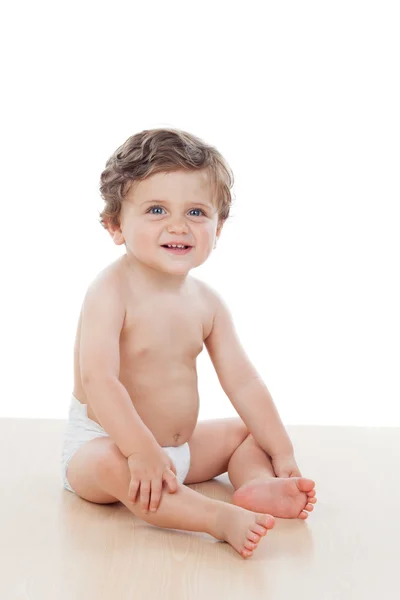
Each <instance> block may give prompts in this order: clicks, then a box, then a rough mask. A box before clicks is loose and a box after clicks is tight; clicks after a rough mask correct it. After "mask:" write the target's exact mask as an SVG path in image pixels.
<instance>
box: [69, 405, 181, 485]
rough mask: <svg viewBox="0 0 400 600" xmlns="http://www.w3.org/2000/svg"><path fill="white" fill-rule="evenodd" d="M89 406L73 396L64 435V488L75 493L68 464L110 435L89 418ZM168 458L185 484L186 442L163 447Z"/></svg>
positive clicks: (179, 478)
mask: <svg viewBox="0 0 400 600" xmlns="http://www.w3.org/2000/svg"><path fill="white" fill-rule="evenodd" d="M87 406H88V405H87V404H81V403H80V402H79V400H77V399H76V398H75V396H74V395H72V396H71V405H70V408H69V414H68V423H67V428H66V430H65V434H64V443H63V450H62V460H61V467H62V468H61V476H62V480H63V484H64V488H65V489H66V490H68V491H70V492H73V493H75V492H74V490H73V489H72V487H71V486H70V484H69V482H68V479H67V469H68V463H69V461H70V460H71V458H72V457H73V455H74V454H75V452H76V451H77V450H78V448H80V447H81V446H83V444H86V442H89V441H90V440H94V439H95V438H97V437H108V433H106V432H105V431H104V429H103V428H102V427H101V426H100V425H99V424H98V423H96V421H92V419H89V417H88V416H87ZM163 449H164V450H165V451H166V452H167V454H168V456H169V457H170V458H171V460H172V461H173V463H174V465H175V468H176V478H177V479H178V481H179V482H180V483H183V482H184V481H185V479H186V476H187V474H188V472H189V468H190V448H189V444H188V443H187V442H186V443H185V444H182V445H181V446H167V447H163Z"/></svg>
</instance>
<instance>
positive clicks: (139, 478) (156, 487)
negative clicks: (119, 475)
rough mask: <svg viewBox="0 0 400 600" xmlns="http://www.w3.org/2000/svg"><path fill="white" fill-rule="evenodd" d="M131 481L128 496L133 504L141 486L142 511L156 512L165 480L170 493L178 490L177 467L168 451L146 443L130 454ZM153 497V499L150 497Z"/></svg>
mask: <svg viewBox="0 0 400 600" xmlns="http://www.w3.org/2000/svg"><path fill="white" fill-rule="evenodd" d="M128 466H129V470H130V472H131V481H130V485H129V490H128V498H129V499H130V500H131V502H132V503H133V504H135V502H136V495H137V493H138V491H139V487H140V504H141V507H142V511H144V512H146V513H147V512H148V509H149V500H150V510H151V512H155V511H156V510H157V508H158V505H159V503H160V499H161V494H162V487H163V481H166V483H167V485H168V487H169V490H168V491H169V493H170V494H174V493H175V492H177V491H178V482H177V479H176V468H175V465H174V463H173V461H172V460H171V459H170V457H169V456H168V454H167V452H166V451H165V450H163V449H162V448H161V446H159V445H158V444H146V445H145V446H144V447H143V448H142V449H141V450H140V451H137V452H134V453H133V454H130V455H129V456H128ZM150 497H151V499H150Z"/></svg>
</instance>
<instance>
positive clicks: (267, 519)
mask: <svg viewBox="0 0 400 600" xmlns="http://www.w3.org/2000/svg"><path fill="white" fill-rule="evenodd" d="M256 521H257V523H258V525H261V527H264V528H265V529H272V528H273V526H274V525H275V519H274V517H273V516H272V515H263V514H259V515H257V519H256Z"/></svg>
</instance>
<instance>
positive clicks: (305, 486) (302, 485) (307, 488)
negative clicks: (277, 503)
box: [297, 477, 315, 492]
mask: <svg viewBox="0 0 400 600" xmlns="http://www.w3.org/2000/svg"><path fill="white" fill-rule="evenodd" d="M297 487H298V488H299V490H300V491H301V492H311V490H312V489H313V488H314V487H315V482H314V481H313V480H312V479H306V478H305V477H300V478H299V479H298V480H297Z"/></svg>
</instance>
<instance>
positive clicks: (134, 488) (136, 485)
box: [128, 479, 140, 504]
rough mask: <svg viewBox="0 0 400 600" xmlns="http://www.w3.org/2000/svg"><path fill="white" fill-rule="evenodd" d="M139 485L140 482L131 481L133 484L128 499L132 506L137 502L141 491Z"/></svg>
mask: <svg viewBox="0 0 400 600" xmlns="http://www.w3.org/2000/svg"><path fill="white" fill-rule="evenodd" d="M139 483H140V482H139V481H137V480H133V479H131V483H130V486H129V490H128V498H129V499H130V501H131V502H132V504H135V502H136V494H137V492H138V489H139Z"/></svg>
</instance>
